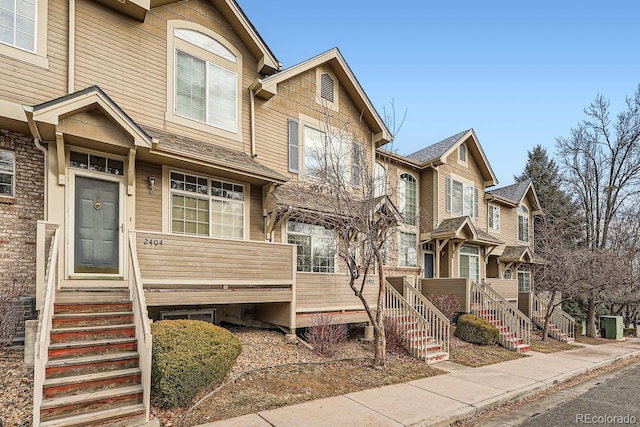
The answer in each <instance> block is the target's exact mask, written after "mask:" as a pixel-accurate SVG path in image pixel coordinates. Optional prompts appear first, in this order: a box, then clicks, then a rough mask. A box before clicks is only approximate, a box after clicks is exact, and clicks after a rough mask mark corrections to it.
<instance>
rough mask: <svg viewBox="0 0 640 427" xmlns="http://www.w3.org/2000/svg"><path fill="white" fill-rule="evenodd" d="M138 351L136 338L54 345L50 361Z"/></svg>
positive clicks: (51, 348) (50, 349)
mask: <svg viewBox="0 0 640 427" xmlns="http://www.w3.org/2000/svg"><path fill="white" fill-rule="evenodd" d="M136 350H137V340H136V339H135V337H130V338H115V339H104V340H89V341H73V342H63V343H54V344H51V345H49V360H53V359H60V358H70V357H77V356H91V355H99V354H108V353H121V352H124V351H136Z"/></svg>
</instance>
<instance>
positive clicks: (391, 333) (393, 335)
mask: <svg viewBox="0 0 640 427" xmlns="http://www.w3.org/2000/svg"><path fill="white" fill-rule="evenodd" d="M384 336H385V339H386V343H387V346H386V348H387V351H388V352H389V353H406V352H407V347H406V344H407V340H408V337H407V328H406V326H404V325H403V324H402V323H401V322H399V321H398V320H397V319H395V318H393V317H385V318H384Z"/></svg>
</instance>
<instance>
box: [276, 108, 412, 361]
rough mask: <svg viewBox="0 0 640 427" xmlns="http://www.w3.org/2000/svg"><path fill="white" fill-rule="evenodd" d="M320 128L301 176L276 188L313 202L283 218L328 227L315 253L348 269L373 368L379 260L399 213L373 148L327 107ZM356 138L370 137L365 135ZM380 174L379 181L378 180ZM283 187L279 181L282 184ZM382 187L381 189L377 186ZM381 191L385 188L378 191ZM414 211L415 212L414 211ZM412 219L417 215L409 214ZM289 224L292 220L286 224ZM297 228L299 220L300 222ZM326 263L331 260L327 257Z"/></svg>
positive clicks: (378, 334) (379, 354)
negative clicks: (370, 333) (370, 338)
mask: <svg viewBox="0 0 640 427" xmlns="http://www.w3.org/2000/svg"><path fill="white" fill-rule="evenodd" d="M321 126H322V127H323V129H321V132H317V133H316V134H314V135H313V136H312V137H311V138H310V140H311V143H309V141H307V143H308V144H307V145H306V146H305V149H306V150H307V152H306V153H305V168H306V169H305V175H304V177H302V178H301V179H300V180H299V181H297V182H291V183H288V184H287V185H286V190H285V188H279V189H278V191H289V192H293V193H295V194H296V196H297V197H298V198H301V197H307V196H303V195H309V194H310V195H311V196H309V197H311V198H313V199H314V203H315V205H316V206H318V207H319V208H318V209H315V210H314V211H313V212H310V211H308V210H304V209H294V208H292V209H291V210H290V211H289V212H287V213H286V218H287V219H288V220H289V221H292V222H294V223H295V222H298V223H299V224H307V226H308V225H316V226H322V227H324V228H325V229H330V230H332V233H330V234H327V236H332V237H333V239H332V240H331V242H329V241H328V240H327V247H326V248H324V249H323V250H321V251H317V252H318V253H321V252H322V253H323V254H324V256H325V257H326V258H327V259H328V260H331V259H333V257H334V256H335V257H336V258H337V259H339V260H340V264H341V265H342V266H343V268H345V270H346V271H348V273H349V276H348V277H349V287H350V289H351V291H352V292H353V293H354V295H355V296H356V297H358V298H359V299H360V301H361V303H362V305H363V307H364V310H365V311H366V313H367V316H368V318H369V321H370V323H371V325H372V326H373V330H374V342H375V355H374V362H373V364H374V367H383V366H385V365H386V336H385V329H384V325H385V322H384V313H383V310H381V308H382V307H383V306H384V295H385V286H386V274H385V261H386V256H387V252H388V251H389V247H390V245H392V244H393V242H394V238H395V237H394V236H395V235H396V234H397V233H396V230H397V228H398V225H399V221H402V220H403V218H402V215H401V213H400V212H399V211H398V210H397V208H396V207H395V205H394V204H393V203H392V202H391V199H390V198H389V189H388V188H386V187H387V186H386V177H379V176H376V174H375V169H374V167H373V165H372V164H371V163H372V162H371V159H372V158H373V157H374V155H375V153H374V150H375V149H374V148H373V147H371V148H369V147H368V146H367V145H366V144H364V143H363V144H360V143H358V142H357V140H356V139H355V138H356V135H358V127H357V126H352V124H350V123H344V122H339V121H338V119H336V118H335V117H334V116H332V114H331V113H330V112H329V111H327V112H326V114H325V117H324V119H323V120H322V121H321ZM365 138H366V137H364V138H363V139H362V140H361V141H366V140H368V141H370V137H369V138H367V139H365ZM381 179H382V182H381ZM283 187H285V186H283ZM381 190H383V191H381ZM384 190H386V191H384ZM416 216H417V213H416ZM414 220H417V219H414ZM290 226H295V225H290ZM300 226H301V227H303V226H302V225H300ZM301 251H304V248H302V247H300V246H299V248H298V262H299V263H300V262H303V263H304V262H306V261H305V260H306V259H307V257H308V258H309V260H310V261H309V262H310V264H313V265H317V264H321V263H322V261H321V260H317V262H313V260H311V258H312V257H314V254H302V258H300V257H301ZM328 262H331V261H328ZM372 278H374V280H375V285H374V286H376V290H377V292H376V299H375V301H371V300H368V299H367V296H366V295H367V292H365V290H368V288H367V286H369V287H370V286H372V281H371V279H372Z"/></svg>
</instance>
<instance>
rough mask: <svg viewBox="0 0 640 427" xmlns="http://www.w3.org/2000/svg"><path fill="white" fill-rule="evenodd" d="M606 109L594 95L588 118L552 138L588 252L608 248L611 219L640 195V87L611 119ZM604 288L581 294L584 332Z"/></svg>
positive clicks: (592, 328)
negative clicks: (580, 218)
mask: <svg viewBox="0 0 640 427" xmlns="http://www.w3.org/2000/svg"><path fill="white" fill-rule="evenodd" d="M609 108H610V105H609V102H608V101H607V100H605V99H604V97H603V96H601V95H598V96H597V97H596V98H595V100H594V101H593V102H592V103H591V105H589V107H587V108H586V109H585V114H586V116H587V118H586V119H585V120H584V121H583V122H581V123H580V124H579V125H578V127H577V128H574V129H572V130H571V135H570V136H569V137H567V138H558V139H557V143H556V146H557V150H558V155H559V160H560V166H561V168H562V171H563V175H564V178H565V180H566V182H567V184H568V189H569V190H570V192H571V193H572V194H573V195H574V196H575V198H576V199H577V202H578V204H579V206H580V210H581V214H582V216H583V218H584V228H583V236H584V242H583V243H584V245H585V246H586V247H587V248H588V249H589V250H591V251H593V252H601V251H605V250H608V248H609V247H610V243H611V241H610V240H611V236H610V233H611V227H612V224H613V223H614V222H615V220H616V218H617V217H618V215H619V213H620V211H621V210H622V209H623V208H624V207H625V206H627V205H629V203H630V202H632V201H634V199H635V198H636V196H638V195H640V88H639V89H638V91H637V92H636V93H635V95H634V96H632V97H628V98H627V100H626V109H625V110H623V111H622V112H621V113H619V114H618V115H617V116H616V117H615V119H614V120H612V119H611V118H610V112H609ZM577 261H578V260H577ZM585 267H586V268H587V269H588V270H594V269H596V268H597V267H596V266H594V265H592V266H588V265H587V266H585ZM604 287H606V286H605V284H600V285H599V286H593V287H590V289H589V290H588V291H587V293H586V302H587V335H588V336H591V337H595V336H596V324H595V316H596V309H597V307H598V305H599V304H601V303H602V294H601V293H600V290H601V289H602V288H604Z"/></svg>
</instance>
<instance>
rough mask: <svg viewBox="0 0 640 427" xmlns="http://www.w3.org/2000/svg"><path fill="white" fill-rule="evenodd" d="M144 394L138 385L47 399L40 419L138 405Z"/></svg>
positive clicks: (41, 408) (58, 417)
mask: <svg viewBox="0 0 640 427" xmlns="http://www.w3.org/2000/svg"><path fill="white" fill-rule="evenodd" d="M142 394H143V390H142V385H140V384H138V385H133V386H127V387H117V388H113V389H108V390H99V391H95V392H91V393H82V394H77V395H72V396H62V397H55V398H53V399H45V400H44V401H43V402H42V405H41V406H40V419H41V420H42V421H47V420H54V419H60V418H67V417H73V416H77V415H82V414H88V413H95V412H97V411H103V410H107V409H113V408H122V407H127V406H132V405H137V404H141V403H142Z"/></svg>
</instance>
